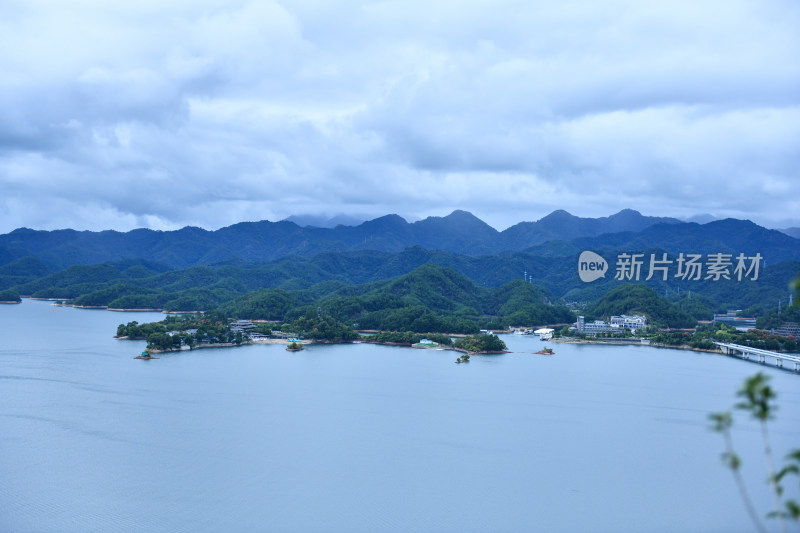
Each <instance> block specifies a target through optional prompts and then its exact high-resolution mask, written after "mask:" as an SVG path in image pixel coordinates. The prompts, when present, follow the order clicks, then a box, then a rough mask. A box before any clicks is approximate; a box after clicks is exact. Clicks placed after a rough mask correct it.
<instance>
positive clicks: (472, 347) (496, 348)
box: [453, 334, 508, 353]
mask: <svg viewBox="0 0 800 533" xmlns="http://www.w3.org/2000/svg"><path fill="white" fill-rule="evenodd" d="M453 346H454V347H455V348H457V349H459V350H465V351H466V352H468V353H485V352H490V353H491V352H497V353H500V352H504V351H506V350H507V349H508V347H507V346H506V343H505V342H503V341H502V340H501V339H500V338H499V337H498V336H497V335H486V334H479V335H472V336H470V337H463V338H461V339H456V341H455V342H454V343H453Z"/></svg>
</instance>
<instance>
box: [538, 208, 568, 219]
mask: <svg viewBox="0 0 800 533" xmlns="http://www.w3.org/2000/svg"><path fill="white" fill-rule="evenodd" d="M565 218H575V217H574V215H573V214H572V213H569V212H567V211H564V210H563V209H556V210H555V211H553V212H552V213H550V214H549V215H547V216H544V217H542V219H541V220H560V219H565Z"/></svg>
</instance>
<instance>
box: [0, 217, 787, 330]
mask: <svg viewBox="0 0 800 533" xmlns="http://www.w3.org/2000/svg"><path fill="white" fill-rule="evenodd" d="M620 230H622V231H620ZM576 236H577V237H576ZM573 237H576V238H573ZM547 239H560V240H549V241H547V242H542V241H545V240H547ZM569 239H571V240H569ZM537 243H538V244H537ZM531 244H533V246H531ZM520 248H525V250H524V251H521V250H520ZM584 250H592V251H594V252H596V253H598V254H600V255H601V256H602V257H604V258H605V260H606V261H607V263H608V271H607V272H606V275H605V276H604V277H602V278H600V279H597V280H596V281H594V282H592V283H584V282H582V281H581V280H580V278H579V276H578V271H577V266H578V256H579V254H580V253H581V252H582V251H584ZM622 253H639V254H642V257H643V258H644V260H645V262H647V260H648V259H649V258H650V257H651V255H652V257H658V258H661V257H662V256H663V254H664V253H667V254H668V255H667V259H668V261H669V262H670V263H671V264H673V265H674V264H675V263H676V261H677V256H678V254H680V253H686V254H689V253H695V254H702V255H703V260H705V259H706V258H707V257H708V255H709V254H714V253H728V254H732V257H735V256H736V255H737V254H739V253H743V254H745V255H746V256H748V257H752V256H755V255H756V254H761V257H763V262H762V263H760V267H759V272H758V279H757V280H753V279H743V280H737V279H736V278H735V276H734V277H733V278H732V279H724V278H723V279H718V280H716V279H708V278H706V277H701V278H700V279H698V280H685V279H680V278H678V277H677V276H676V275H675V272H674V271H672V272H670V273H669V275H668V276H667V279H662V278H661V276H660V275H656V276H653V277H652V279H650V280H647V279H646V278H647V277H648V271H647V267H646V265H645V266H643V268H642V272H641V275H640V277H639V278H638V279H636V280H630V281H638V282H639V283H640V284H643V285H647V286H648V287H650V288H651V289H653V290H654V291H656V293H657V294H658V295H663V296H664V297H666V299H667V300H668V301H669V302H671V303H672V304H674V305H676V306H677V307H678V308H679V309H680V310H683V311H685V312H686V313H687V314H689V315H691V316H692V317H694V318H696V319H705V318H710V314H712V313H713V312H715V311H724V310H726V309H728V308H737V309H753V310H754V312H755V311H759V310H760V312H764V313H766V312H768V311H769V310H770V309H772V308H773V307H776V306H777V302H778V301H780V300H781V299H783V300H784V301H785V300H786V298H787V296H788V290H789V289H788V284H789V282H790V281H791V280H792V279H793V278H794V277H795V276H796V275H797V272H798V271H800V240H797V239H794V238H793V237H790V236H788V235H786V234H785V233H781V232H778V231H774V230H768V229H765V228H763V227H761V226H758V225H756V224H753V223H752V222H749V221H741V220H733V219H727V220H715V221H712V222H709V223H706V224H702V225H701V224H696V223H685V222H680V221H677V220H675V219H665V218H656V217H645V216H642V215H641V214H639V213H637V212H635V211H630V210H626V211H622V212H620V213H617V214H616V215H613V216H610V217H605V218H599V219H586V218H580V217H574V216H572V215H570V214H569V213H566V212H565V211H556V212H553V213H551V214H550V215H548V216H546V217H544V218H543V219H541V220H539V221H538V222H525V223H520V224H517V225H516V226H512V227H511V228H508V229H507V230H505V231H504V232H498V231H496V230H494V229H493V228H491V227H490V226H488V225H487V224H485V223H484V222H482V221H480V220H479V219H477V218H476V217H474V216H473V215H471V214H469V213H467V212H464V211H455V212H453V213H451V214H450V215H448V216H446V217H430V218H427V219H425V220H422V221H419V222H415V223H413V224H409V223H407V222H406V221H405V220H403V219H402V218H400V217H398V216H396V215H387V216H384V217H381V218H377V219H375V220H371V221H368V222H364V223H363V224H360V225H358V226H337V227H335V228H314V227H305V228H301V227H300V226H298V225H297V224H294V223H292V222H287V221H284V222H277V223H272V222H247V223H241V224H236V225H233V226H229V227H227V228H222V229H220V230H218V231H214V232H211V231H205V230H202V229H199V228H191V227H187V228H183V229H181V230H179V231H174V232H157V231H150V230H135V231H131V232H128V233H119V232H113V231H105V232H99V233H93V232H77V231H72V230H61V231H53V232H47V231H33V230H27V229H20V230H16V231H14V232H12V233H9V234H7V235H2V236H0V290H7V289H11V290H13V291H14V293H19V294H21V295H23V296H34V297H41V298H58V299H65V300H70V301H72V302H73V303H74V304H75V305H81V306H108V307H112V308H122V309H132V308H155V309H166V310H203V309H211V308H215V307H218V306H224V305H227V304H228V303H229V302H231V301H233V300H235V299H237V298H240V297H250V296H246V295H248V293H251V292H253V291H263V290H265V289H272V290H280V291H284V292H285V293H286V294H290V295H291V301H290V302H288V303H286V306H289V307H290V308H293V309H297V308H300V307H302V306H304V305H311V304H313V303H316V302H318V301H319V300H321V299H325V298H339V297H350V296H358V297H359V298H366V296H365V294H366V293H367V292H369V291H371V290H378V287H380V291H383V292H381V293H380V298H379V300H380V301H392V302H395V303H396V302H397V301H399V300H397V299H398V298H400V299H402V302H403V305H402V306H401V307H403V308H404V309H408V308H414V307H418V308H420V309H422V308H424V309H426V310H427V311H426V312H430V313H443V314H449V315H453V316H467V315H468V316H482V315H487V316H489V315H492V316H502V317H506V318H507V317H510V316H511V315H513V314H514V313H523V314H520V315H517V318H519V319H520V323H523V320H522V319H523V318H524V317H527V318H526V319H527V320H529V321H531V322H534V323H536V322H542V321H544V317H543V316H542V315H541V313H539V311H538V310H534V309H526V310H524V311H523V310H521V309H520V308H518V307H515V308H513V309H512V308H509V307H505V308H503V306H504V305H506V306H507V305H508V302H510V301H514V299H518V298H519V295H520V294H527V292H529V291H534V292H536V293H537V294H538V295H540V296H541V298H542V300H543V301H545V302H551V303H558V302H561V303H570V304H574V305H578V306H583V305H586V304H587V303H592V302H596V301H598V300H600V299H601V298H602V297H604V296H605V295H607V294H609V293H610V292H611V291H613V290H614V289H616V288H617V287H619V286H624V285H626V284H627V283H628V281H629V280H625V281H622V280H619V279H616V277H617V276H615V273H616V272H615V269H616V261H617V258H618V256H619V254H622ZM64 265H67V268H62V267H63V266H64ZM425 265H429V266H430V265H436V266H437V267H444V268H445V269H449V270H452V271H454V272H456V273H458V274H459V275H460V276H461V277H458V278H454V277H452V276H444V277H443V276H442V274H441V272H440V271H437V270H429V271H426V270H425V269H422V270H417V269H419V268H420V267H423V266H425ZM415 271H416V274H415V275H416V276H423V277H424V278H425V279H426V280H427V281H426V282H425V283H419V282H418V281H417V280H415V279H414V278H413V277H411V278H409V277H407V276H409V275H410V273H412V272H415ZM437 272H438V273H437ZM523 276H524V278H525V280H526V281H528V282H529V283H527V284H525V285H526V286H527V287H528V288H525V289H521V290H520V291H512V293H509V294H506V295H505V296H504V297H503V298H501V299H502V302H501V303H499V304H498V307H497V308H496V309H495V308H487V307H486V306H485V305H484V304H483V303H481V302H483V301H484V298H485V297H486V296H485V293H483V292H481V294H480V295H478V294H477V293H473V292H470V291H472V290H473V289H474V288H475V287H478V288H480V290H481V291H483V290H489V289H493V288H498V287H499V288H502V287H503V286H507V284H509V283H511V282H513V281H515V280H521V279H522V278H523ZM752 277H755V276H752ZM436 279H438V280H439V281H437V282H434V280H436ZM459 280H460V281H459ZM386 283H390V284H392V285H391V287H389V286H387V285H386ZM402 284H406V285H407V286H408V287H411V288H413V287H416V288H417V292H413V291H412V292H408V293H406V292H403V291H404V289H403V287H404V286H403V285H402ZM459 284H461V285H459ZM433 286H435V287H436V288H437V290H435V291H433V292H430V293H425V292H419V291H420V290H421V289H420V287H425V290H428V289H430V288H431V287H433ZM348 291H349V292H348ZM359 291H360V292H359ZM334 293H335V294H334ZM259 294H260V293H259ZM267 294H268V295H269V296H270V297H273V298H274V297H277V296H276V295H277V294H278V293H274V292H273V293H267ZM691 294H694V295H695V298H694V299H692V298H690V297H689V295H691ZM332 295H333V296H332ZM393 295H394V296H393ZM370 298H373V297H372V296H371V297H369V298H367V300H364V301H362V302H361V303H360V304H359V305H361V306H362V307H361V308H360V309H361V311H360V312H361V313H362V314H363V313H364V312H365V310H366V311H369V309H370V305H372V304H371V303H370V302H372V301H373V300H372V299H370ZM375 298H377V296H375ZM387 298H389V300H386V299H387ZM391 298H395V299H394V300H392V299H391ZM431 298H439V299H440V300H431ZM350 303H351V304H352V302H350ZM256 304H258V305H260V304H261V303H260V302H259V301H254V302H253V305H256ZM243 305H244V304H243ZM512 307H513V306H512ZM285 311H286V310H285V309H284V312H285ZM369 312H372V311H369ZM342 318H343V319H344V318H347V319H350V318H352V317H350V316H349V315H347V314H346V313H343V314H342ZM370 320H371V319H370ZM376 320H377V319H376Z"/></svg>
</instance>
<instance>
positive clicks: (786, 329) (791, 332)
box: [772, 322, 800, 339]
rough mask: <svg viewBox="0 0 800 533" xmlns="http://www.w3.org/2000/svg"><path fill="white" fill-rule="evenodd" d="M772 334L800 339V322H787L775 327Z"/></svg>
mask: <svg viewBox="0 0 800 533" xmlns="http://www.w3.org/2000/svg"><path fill="white" fill-rule="evenodd" d="M772 334H773V335H778V336H780V337H794V338H795V339H800V324H798V323H797V322H786V323H784V324H783V325H782V326H781V327H779V328H778V329H773V330H772Z"/></svg>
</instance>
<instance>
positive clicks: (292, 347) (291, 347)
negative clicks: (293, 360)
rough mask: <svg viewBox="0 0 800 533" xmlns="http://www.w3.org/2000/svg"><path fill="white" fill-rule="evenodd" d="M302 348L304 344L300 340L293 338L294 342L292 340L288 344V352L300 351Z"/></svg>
mask: <svg viewBox="0 0 800 533" xmlns="http://www.w3.org/2000/svg"><path fill="white" fill-rule="evenodd" d="M302 349H303V345H302V344H301V343H300V341H298V340H295V339H292V342H290V343H289V345H288V346H286V351H287V352H299V351H300V350H302Z"/></svg>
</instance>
